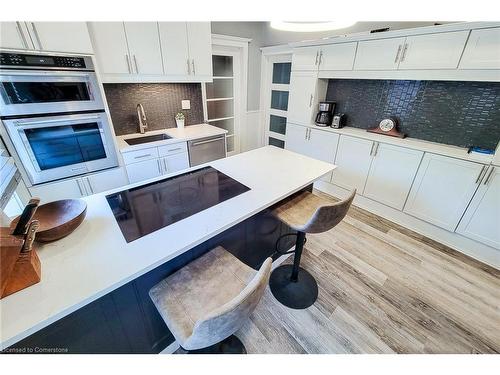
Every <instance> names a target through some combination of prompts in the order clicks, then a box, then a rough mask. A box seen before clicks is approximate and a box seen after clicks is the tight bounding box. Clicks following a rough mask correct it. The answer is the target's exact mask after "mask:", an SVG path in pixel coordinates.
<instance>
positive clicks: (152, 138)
mask: <svg viewBox="0 0 500 375" xmlns="http://www.w3.org/2000/svg"><path fill="white" fill-rule="evenodd" d="M170 138H172V137H169V136H168V135H166V134H156V135H146V136H144V137H137V138H128V139H125V142H127V143H128V144H129V145H131V146H132V145H139V144H141V143H147V142H155V141H163V140H165V139H170Z"/></svg>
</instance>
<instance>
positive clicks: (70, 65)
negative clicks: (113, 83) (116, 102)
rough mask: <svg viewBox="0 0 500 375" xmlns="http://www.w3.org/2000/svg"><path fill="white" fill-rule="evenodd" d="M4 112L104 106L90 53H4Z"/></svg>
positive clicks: (0, 110)
mask: <svg viewBox="0 0 500 375" xmlns="http://www.w3.org/2000/svg"><path fill="white" fill-rule="evenodd" d="M0 69H1V71H0V115H1V116H2V117H5V116H22V115H34V114H43V113H60V112H81V111H96V110H102V109H103V108H104V104H103V100H102V96H101V92H100V89H99V85H98V81H97V76H96V74H95V72H94V66H93V64H92V59H91V58H90V57H89V56H58V55H39V54H36V55H35V54H29V53H13V52H0Z"/></svg>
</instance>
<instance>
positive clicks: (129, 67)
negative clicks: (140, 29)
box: [125, 54, 132, 73]
mask: <svg viewBox="0 0 500 375" xmlns="http://www.w3.org/2000/svg"><path fill="white" fill-rule="evenodd" d="M125 60H127V68H128V72H129V73H132V69H131V66H130V58H129V57H128V54H125Z"/></svg>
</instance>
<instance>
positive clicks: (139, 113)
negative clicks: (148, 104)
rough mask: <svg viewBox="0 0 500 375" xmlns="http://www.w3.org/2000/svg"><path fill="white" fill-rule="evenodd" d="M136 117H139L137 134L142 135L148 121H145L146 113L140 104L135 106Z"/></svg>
mask: <svg viewBox="0 0 500 375" xmlns="http://www.w3.org/2000/svg"><path fill="white" fill-rule="evenodd" d="M137 117H139V133H141V134H144V133H145V131H146V129H147V128H148V120H147V119H146V112H144V107H143V106H142V104H140V103H139V104H137Z"/></svg>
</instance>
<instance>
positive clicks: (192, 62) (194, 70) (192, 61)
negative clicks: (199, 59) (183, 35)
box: [191, 59, 196, 74]
mask: <svg viewBox="0 0 500 375" xmlns="http://www.w3.org/2000/svg"><path fill="white" fill-rule="evenodd" d="M191 64H192V65H193V74H196V69H195V67H194V59H192V60H191Z"/></svg>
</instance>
